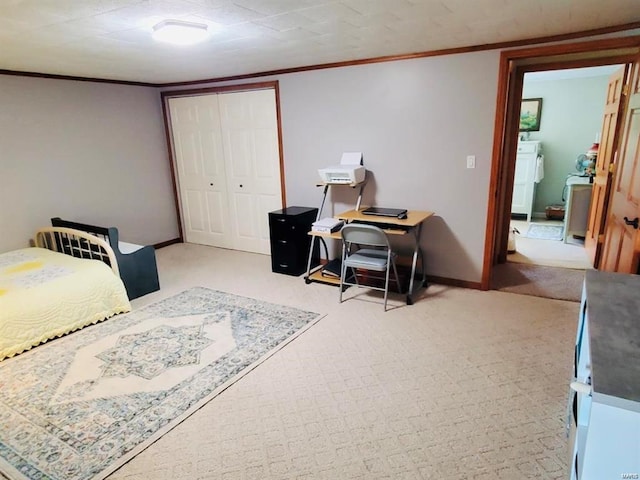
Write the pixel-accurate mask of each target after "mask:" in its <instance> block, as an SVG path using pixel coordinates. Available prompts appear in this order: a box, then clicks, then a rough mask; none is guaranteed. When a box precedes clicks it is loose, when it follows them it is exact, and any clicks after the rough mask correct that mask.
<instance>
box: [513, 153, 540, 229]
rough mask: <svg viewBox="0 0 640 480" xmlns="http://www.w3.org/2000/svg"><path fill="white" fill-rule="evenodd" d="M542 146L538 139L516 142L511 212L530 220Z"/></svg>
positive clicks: (538, 176) (538, 177)
mask: <svg viewBox="0 0 640 480" xmlns="http://www.w3.org/2000/svg"><path fill="white" fill-rule="evenodd" d="M541 150H542V147H541V145H540V142H539V141H520V142H518V152H517V154H516V170H515V173H514V176H513V198H512V199H511V213H518V214H524V215H526V216H527V222H530V221H531V211H532V209H533V199H534V195H535V191H536V179H537V180H538V181H539V180H540V179H541V171H540V168H539V165H538V156H539V155H540V152H541Z"/></svg>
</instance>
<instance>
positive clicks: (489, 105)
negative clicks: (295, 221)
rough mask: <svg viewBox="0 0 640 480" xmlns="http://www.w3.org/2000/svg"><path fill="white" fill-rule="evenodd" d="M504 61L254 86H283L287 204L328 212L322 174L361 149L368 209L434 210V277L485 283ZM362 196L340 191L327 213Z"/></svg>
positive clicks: (363, 71)
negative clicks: (472, 164)
mask: <svg viewBox="0 0 640 480" xmlns="http://www.w3.org/2000/svg"><path fill="white" fill-rule="evenodd" d="M498 60H499V52H497V51H491V52H479V53H468V54H460V55H449V56H441V57H431V58H422V59H413V60H403V61H396V62H387V63H377V64H370V65H361V66H352V67H344V68H335V69H328V70H315V71H309V72H301V73H295V74H288V75H280V76H277V77H265V78H260V79H254V80H251V81H253V82H255V81H262V80H273V79H277V80H278V81H279V82H280V83H279V87H280V102H281V103H280V104H281V114H282V136H283V148H284V161H285V179H286V189H287V204H288V205H290V206H291V205H301V206H319V205H320V202H321V199H322V197H321V193H322V192H321V189H320V188H317V187H315V184H316V183H317V181H318V180H319V177H318V173H317V170H318V168H322V167H326V166H329V165H332V164H336V163H339V161H340V156H341V154H342V152H344V151H362V152H363V154H364V164H365V166H366V168H367V169H368V170H370V171H371V172H372V174H373V181H371V182H369V184H367V187H366V188H365V195H364V201H363V204H375V205H378V206H386V207H403V208H409V209H419V210H432V211H434V212H435V213H436V215H435V217H434V218H432V219H430V220H428V221H427V222H426V224H425V229H424V232H423V235H422V245H423V248H424V251H425V252H426V260H427V272H428V273H429V274H431V275H437V276H441V277H447V278H455V279H459V280H466V281H471V282H479V281H480V278H481V273H482V259H483V251H484V232H485V223H486V215H487V202H488V191H489V176H490V163H491V148H492V140H493V123H494V117H495V102H496V85H497V74H498ZM236 83H237V82H236ZM225 84H226V83H220V84H218V85H225ZM208 85H213V84H208ZM202 86H204V85H198V88H201V87H202ZM180 89H181V90H183V89H184V87H183V88H180ZM167 90H169V89H167ZM467 155H475V156H476V168H475V169H467V168H466V157H467ZM355 197H356V193H355V191H353V190H350V189H334V190H333V192H332V198H331V201H330V202H329V203H328V205H327V207H326V208H325V211H324V213H325V216H329V215H331V214H332V213H335V212H337V211H340V210H343V209H345V208H352V207H353V203H352V202H354V201H355Z"/></svg>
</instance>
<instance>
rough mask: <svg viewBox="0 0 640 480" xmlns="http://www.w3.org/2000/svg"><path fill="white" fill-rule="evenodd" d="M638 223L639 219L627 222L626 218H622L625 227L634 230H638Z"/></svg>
mask: <svg viewBox="0 0 640 480" xmlns="http://www.w3.org/2000/svg"><path fill="white" fill-rule="evenodd" d="M639 221H640V219H639V218H638V217H636V218H634V219H633V220H629V219H628V218H627V217H624V223H626V224H627V225H630V226H632V227H633V228H634V229H635V230H637V229H638V222H639Z"/></svg>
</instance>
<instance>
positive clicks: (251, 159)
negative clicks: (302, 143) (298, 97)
mask: <svg viewBox="0 0 640 480" xmlns="http://www.w3.org/2000/svg"><path fill="white" fill-rule="evenodd" d="M167 106H168V113H169V120H168V121H169V125H170V131H171V143H172V149H173V166H174V170H175V174H176V175H175V176H176V183H177V190H178V199H179V205H180V212H181V216H182V224H183V234H184V240H185V241H186V242H191V243H200V244H204V245H210V246H215V247H222V248H229V249H234V250H243V251H248V252H254V253H264V254H268V253H269V251H270V242H269V222H268V213H269V212H270V211H273V210H278V209H280V208H282V206H283V205H282V179H281V163H280V148H279V141H278V121H277V110H276V98H275V90H274V89H263V90H251V91H235V92H226V93H210V94H204V95H191V96H174V97H169V98H168V99H167Z"/></svg>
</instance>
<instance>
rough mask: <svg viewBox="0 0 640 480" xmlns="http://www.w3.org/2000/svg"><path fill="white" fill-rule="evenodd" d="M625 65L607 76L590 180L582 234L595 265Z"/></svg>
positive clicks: (621, 105) (616, 138)
mask: <svg viewBox="0 0 640 480" xmlns="http://www.w3.org/2000/svg"><path fill="white" fill-rule="evenodd" d="M628 71H629V66H628V65H627V66H624V67H622V68H620V69H619V70H617V71H616V72H615V73H613V75H611V77H609V86H608V88H607V98H606V100H605V107H604V117H603V121H602V134H601V139H600V147H599V148H598V158H597V160H596V175H595V178H594V181H593V190H592V195H591V207H590V209H589V217H588V218H589V219H588V223H587V234H586V237H585V249H586V250H587V255H588V256H589V259H590V260H591V264H592V265H593V266H594V267H595V268H598V266H599V263H600V257H601V254H602V245H603V236H604V235H603V234H604V227H605V219H606V213H607V207H608V205H609V197H610V194H611V183H612V178H613V177H612V174H611V171H610V167H611V164H612V163H613V160H614V155H615V152H616V150H617V148H618V143H619V139H620V138H619V137H620V135H619V132H620V128H618V127H619V126H620V124H621V122H622V115H623V113H624V102H623V99H624V98H625V97H624V96H623V95H622V88H623V86H624V84H625V80H626V78H627V74H628Z"/></svg>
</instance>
